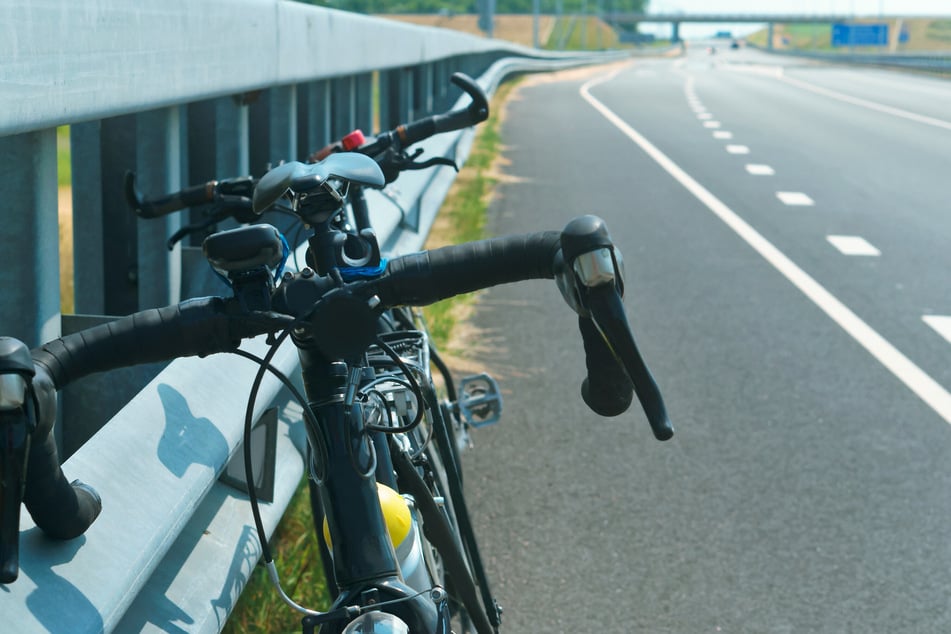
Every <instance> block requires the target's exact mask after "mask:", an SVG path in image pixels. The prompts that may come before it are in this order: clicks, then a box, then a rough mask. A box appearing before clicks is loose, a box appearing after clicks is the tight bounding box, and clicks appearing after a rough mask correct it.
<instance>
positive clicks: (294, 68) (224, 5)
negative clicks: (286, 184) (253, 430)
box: [0, 0, 624, 632]
mask: <svg viewBox="0 0 951 634" xmlns="http://www.w3.org/2000/svg"><path fill="white" fill-rule="evenodd" d="M0 23H2V24H5V25H7V26H8V27H9V28H8V32H9V33H16V34H17V37H16V38H12V39H11V38H6V39H2V40H0V59H3V60H5V61H4V63H3V64H0V88H2V90H0V196H2V198H3V200H4V203H5V207H4V210H3V211H2V212H0V213H3V214H4V224H5V231H4V233H5V235H7V236H16V237H17V240H15V241H14V240H8V241H7V242H6V244H5V246H6V247H7V251H8V254H7V258H6V262H5V266H4V267H2V268H0V288H3V290H4V293H3V295H2V296H0V328H2V332H3V334H5V335H12V336H17V337H19V338H21V339H23V340H24V341H27V342H28V343H29V344H30V345H35V344H37V343H39V342H41V341H44V340H47V339H50V338H52V337H55V336H57V335H58V334H59V332H60V329H61V323H62V328H64V329H69V328H71V327H73V326H76V327H79V326H80V325H82V324H83V323H85V322H86V321H88V320H87V319H86V318H83V317H80V316H61V315H60V310H59V302H60V297H59V295H60V293H59V275H58V266H57V262H58V258H57V257H56V254H57V253H58V243H59V232H58V222H57V200H56V196H55V195H54V192H55V191H56V188H57V185H56V180H57V177H56V170H57V165H56V149H57V148H56V143H57V142H56V131H55V128H56V127H57V126H60V125H67V124H68V125H70V126H71V132H70V138H71V144H72V175H73V176H72V184H73V188H72V191H73V196H72V198H73V201H72V202H73V225H74V230H73V232H74V236H73V237H74V250H75V257H74V266H75V289H76V307H77V312H83V313H89V314H93V315H109V314H125V313H128V312H132V311H133V310H137V309H142V308H147V307H151V306H156V305H164V304H167V303H170V302H174V301H178V300H179V299H180V298H183V297H186V296H189V295H196V294H205V293H206V292H208V290H209V289H212V290H214V289H213V285H212V284H213V283H212V282H211V281H210V280H213V279H214V278H213V277H212V276H210V275H206V274H205V273H204V272H205V271H206V270H207V268H206V266H205V265H204V263H203V262H202V261H201V260H202V258H201V257H200V254H199V251H200V249H198V247H195V246H188V245H186V246H184V247H179V248H177V249H176V250H175V251H172V252H168V251H167V250H166V249H165V245H164V243H165V238H166V237H167V235H169V234H170V233H171V232H172V231H174V230H175V229H177V228H178V226H179V224H180V222H181V221H180V220H178V219H175V218H168V219H165V220H161V221H155V220H152V221H137V220H136V219H135V217H134V216H133V215H132V214H131V212H130V211H129V210H128V209H127V208H126V206H125V203H124V200H123V198H122V192H121V181H122V175H123V173H124V171H125V170H126V169H130V168H132V169H136V170H137V172H138V175H139V184H140V186H141V187H142V188H143V189H144V191H145V193H146V194H148V195H155V194H159V193H163V192H165V191H168V190H172V189H178V188H180V187H182V186H183V185H184V184H187V183H194V182H201V181H203V180H208V179H211V178H223V177H228V176H234V175H239V174H246V173H254V174H257V175H259V174H260V173H262V172H263V171H264V169H265V166H266V165H267V164H268V163H276V162H278V161H279V160H282V159H290V158H298V157H301V156H304V155H306V154H307V153H308V152H309V150H310V149H314V148H317V147H321V146H323V145H324V144H325V143H326V142H327V141H329V140H330V139H333V138H337V137H339V136H340V135H342V134H343V133H345V132H348V131H349V130H351V129H353V128H356V127H363V128H364V129H372V128H373V127H374V126H373V109H372V108H371V107H370V105H369V104H370V103H371V100H372V98H373V97H372V96H373V95H374V94H375V95H377V98H378V100H379V108H378V112H377V116H378V119H379V124H380V126H381V127H385V128H386V127H392V126H393V125H395V124H396V123H398V122H402V121H406V120H411V119H413V118H417V117H421V116H424V115H426V114H429V113H432V112H435V111H440V110H444V109H445V108H447V107H449V106H450V105H451V102H452V100H453V95H452V94H451V93H450V91H449V84H448V78H449V76H450V75H451V73H452V72H453V71H456V70H461V71H464V72H467V73H468V74H470V75H473V76H476V77H478V78H479V81H480V82H482V84H483V86H484V87H486V89H487V91H488V92H490V93H491V92H493V91H494V89H495V86H496V85H497V84H498V82H499V81H501V79H502V78H503V77H504V76H505V75H507V74H510V73H513V72H533V71H541V70H554V69H558V68H565V67H569V66H577V65H581V64H590V63H593V62H603V61H612V60H615V59H621V58H622V57H624V55H623V54H607V55H595V56H591V55H572V54H563V53H562V54H559V53H554V54H543V53H540V52H538V51H534V50H532V49H526V48H524V47H519V46H515V45H511V44H508V43H504V42H499V41H493V40H485V39H483V38H478V37H473V36H468V35H464V34H458V33H453V32H448V31H444V30H441V29H432V28H424V27H415V26H411V25H406V24H400V23H396V22H390V21H385V20H375V19H372V18H368V17H365V16H360V15H354V14H346V13H342V12H337V11H331V10H326V9H318V8H315V7H311V6H308V5H304V4H299V3H294V2H285V1H283V0H99V1H98V2H97V3H95V4H94V5H87V4H85V3H75V2H73V1H72V0H36V1H35V2H32V3H29V4H28V5H26V6H19V5H18V6H16V7H13V6H9V5H6V6H0ZM472 135H473V132H472V131H471V130H467V131H461V132H459V133H455V134H449V135H441V136H439V137H435V138H433V139H430V140H428V141H427V142H425V143H424V144H421V146H422V147H423V148H424V150H425V151H426V153H427V154H428V155H436V154H439V155H444V156H453V157H455V158H456V160H457V161H458V162H462V161H464V159H465V157H466V155H467V154H468V150H469V146H470V144H471V140H472ZM453 177H454V172H453V171H452V170H451V169H448V168H439V169H436V170H431V171H427V172H416V173H407V174H404V175H403V176H402V177H401V178H400V180H399V181H398V182H397V184H396V187H394V188H392V189H391V190H389V191H387V192H383V193H381V192H368V195H369V196H368V197H369V198H370V206H371V210H372V214H373V216H372V220H373V223H374V225H375V226H376V227H377V228H378V232H379V234H380V237H381V243H382V244H384V245H385V247H386V248H387V249H388V250H390V251H396V252H406V251H412V250H415V249H418V248H419V247H420V246H421V245H422V242H423V241H424V240H425V237H426V234H427V233H428V230H429V227H430V225H431V224H432V221H433V219H434V218H435V215H436V212H437V210H438V208H439V206H440V204H441V202H442V200H443V198H444V196H445V193H446V191H447V190H448V187H449V185H450V184H451V182H452V179H453ZM262 345H263V344H262V342H260V341H253V342H249V343H248V346H249V347H251V348H252V349H253V348H260V347H261V346H262ZM274 363H275V365H277V366H278V367H279V368H281V369H282V370H284V371H285V372H286V373H292V372H293V371H294V369H295V367H296V365H297V357H296V351H295V350H293V349H292V348H288V349H285V350H282V351H281V352H280V353H279V355H278V357H277V358H276V360H275V361H274ZM255 370H256V368H255V367H254V365H253V364H251V363H249V362H247V361H244V360H242V359H237V358H234V357H230V356H225V355H222V356H221V357H220V358H214V357H213V358H209V359H181V360H177V361H175V362H173V363H171V364H169V365H168V366H167V367H164V368H162V367H151V368H147V369H145V370H141V369H139V370H130V371H121V372H118V373H110V374H109V375H108V376H106V377H90V378H87V379H84V380H83V381H81V382H79V383H78V384H77V385H76V386H73V387H71V388H70V389H69V390H67V391H66V392H67V393H66V394H64V398H63V399H62V401H63V406H62V410H63V412H64V414H63V420H64V422H63V423H62V424H60V426H59V427H58V429H57V434H58V438H59V440H60V443H61V449H62V450H63V452H64V454H66V455H70V457H69V459H68V460H67V461H66V463H65V465H64V470H65V472H66V474H67V476H68V477H71V478H73V477H78V478H81V479H83V480H84V481H87V482H89V483H91V484H93V485H94V486H96V487H97V489H98V490H99V491H100V492H101V493H102V495H103V501H104V510H103V513H102V515H101V516H100V518H99V519H98V520H97V521H96V523H95V524H94V525H93V526H92V527H91V528H90V530H89V531H88V532H87V534H86V535H84V536H83V537H82V538H79V539H77V540H73V541H71V542H66V543H53V542H50V541H47V540H46V539H44V538H43V537H42V536H41V535H40V534H39V531H38V529H36V528H35V526H34V525H33V523H32V521H31V519H30V518H29V516H28V515H27V514H24V516H23V519H22V522H21V577H20V579H19V580H18V581H17V582H16V583H15V584H12V585H10V586H7V587H5V588H4V591H3V592H0V610H2V612H3V614H4V622H5V623H8V624H12V625H13V627H14V629H15V631H17V632H34V631H36V632H60V631H63V632H65V631H68V632H99V631H106V632H109V631H120V632H126V631H130V632H131V631H135V632H139V631H163V632H168V631H184V630H187V631H190V632H217V631H219V630H220V629H221V627H222V625H223V623H224V621H225V619H226V618H227V616H228V614H229V613H230V611H231V608H232V606H233V604H234V602H235V601H236V599H237V597H238V595H239V594H240V592H241V590H242V589H243V587H244V584H245V582H246V581H247V578H248V576H249V574H250V572H251V570H252V569H253V567H254V565H255V562H256V561H257V559H258V557H259V555H260V553H259V552H258V545H257V540H256V537H255V531H254V529H253V524H252V522H251V519H250V514H249V510H248V508H247V502H246V496H245V495H244V494H241V493H239V492H238V491H237V490H235V489H232V488H231V487H229V486H227V485H225V484H223V483H222V482H220V481H219V479H218V477H219V475H220V474H221V473H222V471H224V470H225V469H226V465H227V463H228V461H229V458H230V456H232V455H234V454H235V453H236V452H237V450H238V448H239V443H240V437H241V427H242V425H243V419H244V407H245V405H244V399H245V396H246V394H247V391H248V386H249V385H250V381H251V376H252V375H253V372H254V371H255ZM143 385H145V387H144V388H143V387H142V386H143ZM258 403H259V404H260V405H259V407H258V410H257V411H256V412H255V415H256V416H260V415H262V414H263V411H264V408H265V407H268V406H270V405H276V406H277V407H278V411H279V415H278V423H277V430H278V431H277V454H278V459H277V461H276V465H277V467H276V468H277V473H276V474H275V476H274V482H275V485H276V486H275V491H274V501H273V502H272V503H270V504H265V505H264V508H263V513H264V518H265V527H266V530H268V531H271V530H273V528H274V526H275V525H276V523H277V521H278V520H279V518H280V516H281V515H282V514H283V511H284V508H285V507H286V504H287V502H288V500H289V499H290V496H291V494H292V492H293V491H294V490H295V489H296V486H297V484H298V483H299V481H300V478H301V475H302V473H303V460H302V457H301V456H302V451H303V449H302V447H303V442H302V437H303V435H302V433H301V429H300V423H299V422H297V421H299V408H298V409H295V408H296V406H295V405H294V404H292V403H288V402H287V399H286V397H285V395H284V394H283V393H282V391H281V388H280V386H279V384H278V383H277V382H276V381H275V380H273V379H270V378H266V379H265V381H264V384H263V385H262V389H261V393H260V394H259V398H258ZM113 414H114V415H113Z"/></svg>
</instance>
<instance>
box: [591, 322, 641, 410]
mask: <svg viewBox="0 0 951 634" xmlns="http://www.w3.org/2000/svg"><path fill="white" fill-rule="evenodd" d="M578 328H579V329H580V330H581V339H582V341H583V342H584V352H585V365H587V367H588V376H587V377H585V379H584V381H583V382H582V383H581V398H583V399H584V402H585V404H587V406H588V407H590V408H591V411H593V412H594V413H595V414H598V415H599V416H618V415H620V414H623V413H624V412H626V411H627V409H628V408H629V407H630V406H631V401H633V400H634V384H633V383H632V382H631V379H630V378H629V377H628V376H627V372H625V371H624V367H623V366H622V365H621V363H620V362H619V361H618V359H617V357H615V356H614V353H612V352H611V349H610V348H609V347H608V344H607V343H606V342H605V341H604V337H602V336H601V333H600V332H598V328H597V326H595V325H594V322H593V321H592V320H591V319H589V318H587V317H578Z"/></svg>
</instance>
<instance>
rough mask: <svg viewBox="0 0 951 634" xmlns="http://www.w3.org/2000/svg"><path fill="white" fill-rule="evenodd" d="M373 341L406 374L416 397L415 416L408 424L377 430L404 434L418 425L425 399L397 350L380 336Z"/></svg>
mask: <svg viewBox="0 0 951 634" xmlns="http://www.w3.org/2000/svg"><path fill="white" fill-rule="evenodd" d="M374 343H375V344H376V345H377V346H379V347H380V349H381V350H382V351H383V352H385V353H386V355H387V356H388V357H389V358H390V359H392V360H393V363H395V364H396V365H397V366H399V368H400V371H402V372H403V374H404V376H406V380H407V381H409V383H410V389H411V390H412V392H413V396H414V397H415V398H416V416H415V418H413V422H411V423H409V424H408V425H403V426H402V427H387V428H386V429H385V430H383V429H381V430H379V431H385V432H386V433H389V434H405V433H406V432H409V431H412V430H413V429H415V428H416V427H417V426H418V425H419V423H420V422H421V421H422V420H423V411H424V409H425V406H424V403H425V401H424V399H423V390H422V388H421V387H420V386H419V382H418V381H417V380H416V377H415V376H413V372H412V371H411V370H410V369H409V367H408V366H407V365H406V362H404V361H403V359H402V358H400V355H399V354H397V352H396V351H395V350H394V349H393V348H391V347H390V346H389V344H387V343H386V342H385V341H383V339H381V338H380V337H377V338H376V341H375V342H374Z"/></svg>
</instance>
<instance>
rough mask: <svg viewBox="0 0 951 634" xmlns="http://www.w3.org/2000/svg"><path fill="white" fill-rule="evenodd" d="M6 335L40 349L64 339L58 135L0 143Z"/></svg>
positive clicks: (0, 272) (0, 277)
mask: <svg viewBox="0 0 951 634" xmlns="http://www.w3.org/2000/svg"><path fill="white" fill-rule="evenodd" d="M0 196H2V198H3V211H2V214H3V233H4V235H6V236H8V238H9V239H8V240H6V244H5V245H4V250H5V255H4V264H3V266H2V267H0V288H2V289H3V299H2V301H0V324H3V334H4V335H7V336H11V337H16V338H18V339H20V340H22V341H23V342H24V343H26V344H27V345H29V346H31V347H32V346H35V345H37V344H39V343H42V342H44V341H48V340H50V339H53V338H55V337H58V336H59V332H60V318H59V317H60V297H59V231H58V230H57V228H58V226H59V223H58V213H57V212H58V198H57V185H56V129H55V128H50V129H47V130H40V131H37V132H29V133H26V134H18V135H16V136H9V137H0Z"/></svg>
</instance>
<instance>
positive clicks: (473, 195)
mask: <svg viewBox="0 0 951 634" xmlns="http://www.w3.org/2000/svg"><path fill="white" fill-rule="evenodd" d="M514 86H515V82H507V83H505V84H503V85H502V86H500V87H499V90H498V92H496V94H495V96H494V97H493V99H492V104H491V106H490V107H489V113H490V114H489V118H488V119H487V120H486V121H485V122H484V123H482V124H481V125H479V126H478V128H476V130H477V133H476V139H475V142H474V143H473V144H472V151H471V152H470V153H469V157H468V158H467V159H466V164H465V166H464V167H463V169H462V171H461V172H460V173H459V175H458V176H457V177H456V180H455V181H454V183H453V185H452V187H451V188H450V190H449V194H448V195H447V196H446V200H445V202H443V205H442V208H441V209H440V211H439V215H440V217H439V219H437V224H436V225H434V229H433V232H432V233H431V235H430V240H429V243H428V244H427V247H432V246H435V245H437V244H459V243H460V242H470V241H472V240H480V239H482V238H484V237H485V215H486V210H487V208H488V204H489V198H490V195H491V193H492V189H493V187H494V186H495V183H496V179H495V178H494V177H493V176H492V166H493V164H494V163H495V159H496V157H497V156H498V154H499V150H500V149H501V145H502V138H501V136H500V132H499V127H500V125H501V121H500V116H499V109H500V108H501V106H502V104H504V103H505V100H506V99H507V97H508V95H509V93H510V92H511V90H512V88H513V87H514ZM473 301H475V294H473V293H469V294H466V295H460V296H458V297H454V298H452V299H449V300H446V301H442V302H438V303H436V304H433V305H431V306H427V307H426V308H425V309H424V310H423V314H424V316H425V318H426V324H427V327H428V328H429V334H430V336H431V337H432V338H433V341H434V342H435V344H436V347H437V348H440V349H442V350H446V351H450V350H449V342H450V340H451V335H452V330H453V328H454V327H455V325H456V323H457V322H458V320H459V318H460V316H461V315H462V314H463V313H464V312H465V310H466V308H467V307H468V306H470V305H471V304H472V302H473Z"/></svg>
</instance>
